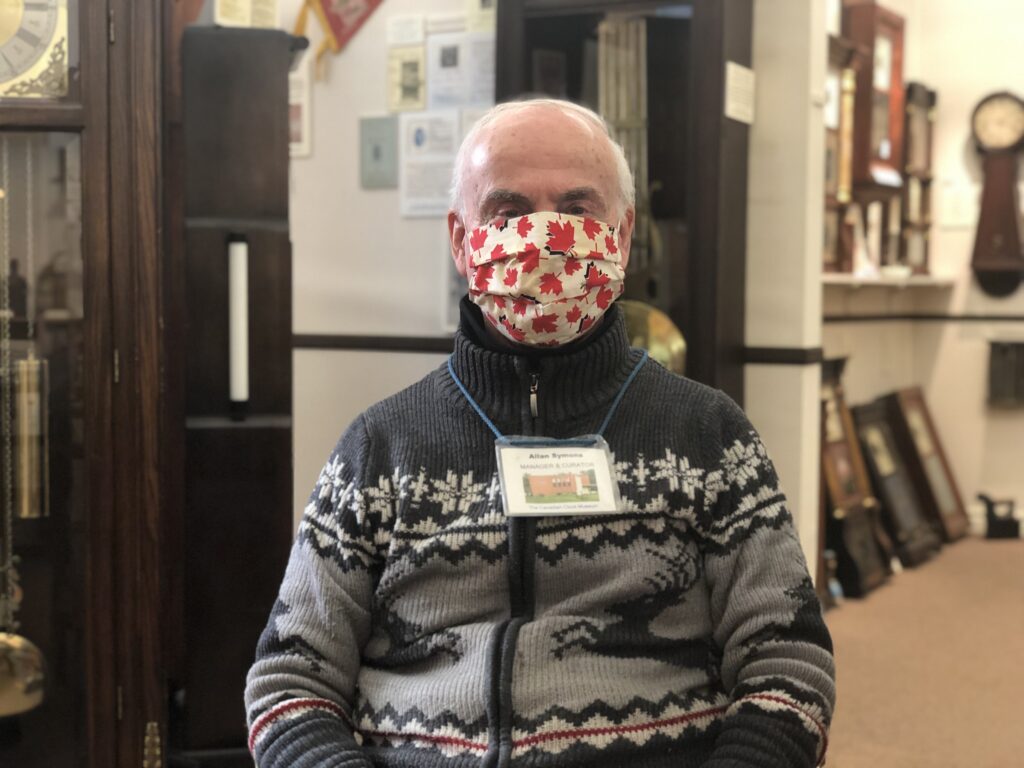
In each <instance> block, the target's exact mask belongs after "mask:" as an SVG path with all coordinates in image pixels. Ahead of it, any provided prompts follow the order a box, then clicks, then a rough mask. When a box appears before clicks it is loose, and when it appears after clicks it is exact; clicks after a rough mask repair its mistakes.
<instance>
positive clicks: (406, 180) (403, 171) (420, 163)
mask: <svg viewBox="0 0 1024 768" xmlns="http://www.w3.org/2000/svg"><path fill="white" fill-rule="evenodd" d="M460 139H461V134H460V132H459V113H458V112H457V111H454V110H449V111H433V112H405V113H403V114H402V115H400V116H399V153H400V154H399V197H400V201H401V202H400V207H401V212H402V215H403V216H406V217H430V216H444V215H445V214H446V213H448V189H449V186H450V185H451V178H452V168H453V167H454V165H455V152H456V150H457V149H458V146H459V141H460Z"/></svg>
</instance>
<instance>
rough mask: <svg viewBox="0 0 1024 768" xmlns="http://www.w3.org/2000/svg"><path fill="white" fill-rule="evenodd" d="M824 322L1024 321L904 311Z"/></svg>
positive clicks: (1023, 317) (1021, 317) (829, 317)
mask: <svg viewBox="0 0 1024 768" xmlns="http://www.w3.org/2000/svg"><path fill="white" fill-rule="evenodd" d="M822 321H823V322H825V323H894V322H922V323H1024V314H1021V315H982V314H977V315H974V314H972V315H955V314H948V313H905V314H885V313H879V314H862V315H825V316H824V317H823V318H822Z"/></svg>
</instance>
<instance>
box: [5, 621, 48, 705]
mask: <svg viewBox="0 0 1024 768" xmlns="http://www.w3.org/2000/svg"><path fill="white" fill-rule="evenodd" d="M45 680H46V662H45V660H44V659H43V654H42V651H40V650H39V649H38V648H37V647H36V646H35V645H34V644H33V643H32V642H31V641H30V640H27V639H26V638H24V637H22V636H21V635H15V634H12V633H9V632H0V717H10V716H11V715H20V714H22V713H23V712H28V711H29V710H31V709H35V708H36V707H38V706H39V705H40V704H42V703H43V694H44V682H45Z"/></svg>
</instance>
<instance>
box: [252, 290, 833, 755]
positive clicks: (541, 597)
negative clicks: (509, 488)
mask: <svg viewBox="0 0 1024 768" xmlns="http://www.w3.org/2000/svg"><path fill="white" fill-rule="evenodd" d="M638 359H639V353H638V352H637V351H636V350H631V349H630V348H629V346H628V343H627V339H626V334H625V329H624V325H623V323H622V320H621V317H620V316H619V315H618V313H617V311H616V310H615V309H614V308H613V315H612V317H611V318H610V320H609V322H607V323H606V324H605V327H604V328H603V329H602V330H601V331H600V336H599V338H597V339H595V340H594V341H593V342H592V343H590V344H588V345H587V346H586V347H585V348H583V349H581V350H579V351H576V352H571V353H567V354H563V355H555V356H545V357H541V358H536V359H533V360H530V359H527V358H525V357H518V356H515V355H511V354H501V353H496V352H493V351H489V350H487V349H484V348H482V347H481V346H479V345H478V344H475V343H474V342H473V341H472V340H471V339H470V338H469V337H468V336H467V335H466V334H465V333H458V334H456V337H455V353H454V357H453V364H454V369H455V371H456V374H457V375H458V376H459V378H460V379H461V380H462V381H463V382H464V383H465V385H466V386H467V388H468V389H469V391H470V392H471V393H472V394H473V396H474V398H475V399H476V400H477V401H478V402H479V404H480V405H481V406H482V407H483V409H484V410H485V412H486V413H487V414H488V415H489V416H490V417H491V418H492V419H493V420H494V421H495V423H496V424H497V425H498V427H499V429H501V430H502V432H504V433H505V434H536V435H546V436H549V437H558V438H564V437H573V436H577V435H582V434H589V433H593V432H594V431H595V430H596V428H597V426H598V424H599V423H600V422H601V420H602V418H603V417H604V415H605V413H606V412H607V409H608V407H609V405H610V403H611V401H612V399H613V398H614V396H615V395H616V393H617V391H618V389H619V387H620V385H621V383H622V382H623V381H624V380H625V378H626V377H627V376H628V374H629V372H630V371H631V369H632V368H633V366H634V364H635V363H636V361H637V360H638ZM531 385H536V386H535V391H536V395H537V397H536V408H535V410H536V415H534V414H533V412H532V409H531V404H530V397H529V393H530V389H531ZM605 437H606V439H607V441H608V443H609V445H610V447H611V450H612V451H613V453H614V461H615V465H614V468H615V473H616V476H617V479H618V483H619V487H620V491H621V494H622V498H623V501H624V504H625V506H626V510H625V511H624V512H621V513H619V514H614V515H606V516H595V517H548V518H506V517H505V515H504V514H503V512H502V507H501V495H500V493H499V485H498V479H497V475H496V466H495V454H494V436H493V434H492V433H491V432H490V431H489V430H488V428H487V427H486V426H485V425H484V424H483V422H482V421H481V419H480V417H479V416H478V415H477V414H476V413H475V412H474V411H473V410H472V408H471V406H470V405H469V404H468V403H467V402H466V400H465V398H464V397H463V396H462V394H461V393H460V392H459V391H458V389H457V387H456V385H455V383H454V382H453V380H452V378H451V377H450V375H449V374H448V372H447V369H446V368H445V367H444V366H442V367H441V368H439V369H438V370H436V371H434V372H433V373H432V374H430V375H428V376H427V377H426V378H424V379H423V380H421V381H420V382H418V383H416V384H414V385H413V386H411V387H410V388H408V389H406V390H405V391H403V392H400V393H399V394H397V395H395V396H393V397H391V398H388V399H387V400H384V401H383V402H381V403H378V404H377V405H375V406H373V407H372V408H370V409H369V410H367V411H366V412H365V413H363V414H362V415H361V416H360V417H359V418H358V419H357V420H356V421H355V422H354V423H353V424H352V425H351V426H350V427H349V429H348V430H347V431H346V432H345V434H344V435H343V436H342V438H341V440H340V441H339V443H338V445H337V447H336V448H335V450H334V452H333V453H332V455H331V456H330V458H329V459H328V461H327V464H326V466H325V467H324V469H323V471H322V473H321V475H320V478H319V481H318V482H317V484H316V488H315V489H314V491H313V494H312V497H311V499H310V501H309V504H308V506H307V507H306V509H305V511H304V514H303V518H302V522H301V525H300V527H299V531H298V535H297V537H296V540H295V544H294V547H293V550H292V555H291V560H290V562H289V565H288V569H287V572H286V574H285V577H284V581H283V583H282V585H281V590H280V595H279V598H278V600H277V603H276V605H275V606H274V609H273V612H272V614H271V616H270V621H269V623H268V625H267V628H266V630H265V631H264V633H263V636H262V638H261V640H260V643H259V647H258V649H257V653H256V661H255V663H254V664H253V666H252V669H251V670H250V672H249V677H248V683H247V687H246V692H245V704H246V709H247V715H248V722H249V728H250V741H249V746H250V749H251V751H252V753H253V755H254V757H255V758H256V762H257V764H258V766H260V768H314V767H316V768H328V767H331V768H335V767H341V766H344V767H345V768H357V767H358V768H364V767H368V766H387V767H389V768H398V767H399V766H402V767H405V766H408V767H409V768H435V767H436V768H441V767H442V766H443V767H444V768H478V767H481V768H483V767H485V766H486V767H488V768H490V767H494V766H524V767H525V766H530V767H531V768H546V767H547V766H584V765H585V766H588V767H590V768H601V767H603V766H609V767H610V766H626V765H631V766H646V767H648V768H661V767H662V766H665V767H666V768H667V766H672V767H673V768H690V767H691V766H704V767H705V768H727V767H728V768H799V767H802V766H808V767H809V766H814V765H816V764H818V763H819V762H820V761H821V760H822V759H823V756H824V752H825V746H826V742H827V732H828V727H829V722H830V719H831V714H832V708H833V703H834V695H835V694H834V682H833V680H834V669H833V660H832V647H831V640H830V638H829V635H828V631H827V630H826V628H825V625H824V623H823V621H822V617H821V610H820V607H819V604H818V601H817V599H816V597H815V593H814V589H813V588H812V585H811V581H810V579H809V577H808V572H807V567H806V564H805V562H804V558H803V555H802V553H801V549H800V546H799V544H798V541H797V538H796V535H795V532H794V529H793V524H792V520H791V518H790V514H789V512H788V511H787V508H786V502H785V499H784V497H783V495H782V494H781V492H780V491H779V487H778V480H777V478H776V475H775V471H774V469H773V468H772V464H771V461H770V460H769V458H768V456H767V455H766V453H765V449H764V447H763V445H762V444H761V442H760V440H759V439H758V436H757V434H756V433H755V432H754V430H753V428H752V427H751V425H750V423H749V422H748V420H747V419H746V417H745V416H744V414H743V413H742V411H741V410H740V409H739V408H738V407H737V406H736V405H735V404H734V403H733V402H732V401H731V400H730V399H729V398H727V397H726V396H725V395H723V394H721V393H720V392H718V391H716V390H713V389H710V388H707V387H705V386H702V385H700V384H697V383H695V382H693V381H690V380H688V379H685V378H681V377H678V376H675V375H673V374H671V373H669V372H668V371H666V370H665V369H664V368H662V367H661V366H659V365H657V364H656V363H653V362H649V363H648V364H646V365H645V366H644V367H643V368H642V369H641V371H640V374H639V375H638V376H637V378H636V380H635V381H634V382H633V384H632V386H631V387H630V389H629V390H628V391H627V393H626V396H625V398H624V399H623V401H622V404H621V406H620V407H619V409H618V411H617V412H616V414H615V416H614V419H613V421H612V422H611V425H610V426H609V428H608V430H607V432H606V433H605Z"/></svg>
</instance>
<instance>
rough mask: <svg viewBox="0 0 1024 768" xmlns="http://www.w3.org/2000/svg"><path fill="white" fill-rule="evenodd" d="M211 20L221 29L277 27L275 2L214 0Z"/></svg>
mask: <svg viewBox="0 0 1024 768" xmlns="http://www.w3.org/2000/svg"><path fill="white" fill-rule="evenodd" d="M213 20H214V22H215V23H216V24H219V25H220V26H222V27H264V28H267V29H270V28H273V27H276V26H277V0H216V4H215V5H214V9H213Z"/></svg>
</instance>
